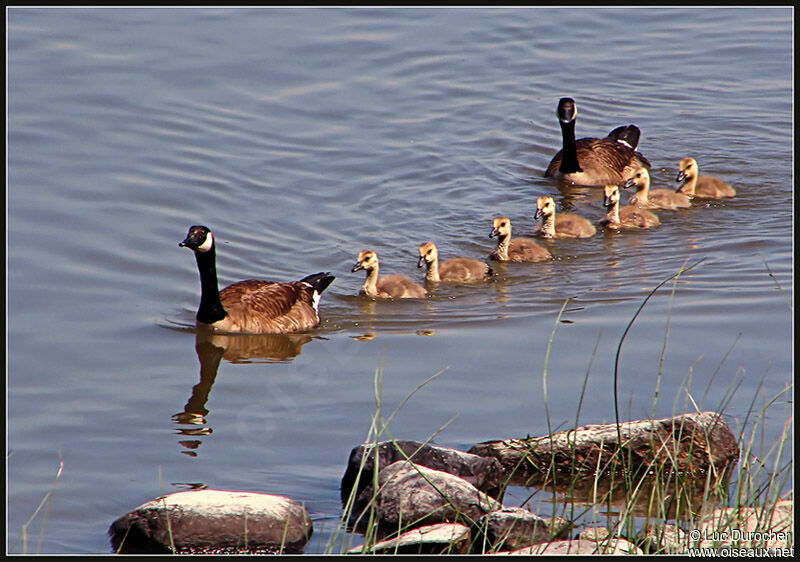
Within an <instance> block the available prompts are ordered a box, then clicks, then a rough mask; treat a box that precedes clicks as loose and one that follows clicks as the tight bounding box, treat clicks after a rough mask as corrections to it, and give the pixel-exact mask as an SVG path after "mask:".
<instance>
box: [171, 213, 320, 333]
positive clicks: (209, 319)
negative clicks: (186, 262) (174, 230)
mask: <svg viewBox="0 0 800 562" xmlns="http://www.w3.org/2000/svg"><path fill="white" fill-rule="evenodd" d="M178 246H182V247H186V248H189V249H190V250H192V251H193V252H194V257H195V259H196V260H197V269H198V270H199V272H200V289H201V293H200V308H198V309H197V322H198V323H200V324H204V325H208V326H212V327H214V328H215V329H217V330H220V331H222V332H245V333H251V334H285V333H287V332H298V331H301V330H308V329H311V328H314V327H315V326H317V325H318V324H319V313H318V311H317V307H318V305H319V298H320V295H321V294H322V292H323V291H324V290H325V289H326V288H327V287H328V285H330V284H331V282H332V281H333V280H334V276H333V275H330V274H329V273H323V272H320V273H315V274H313V275H309V276H308V277H305V278H303V279H301V280H300V281H292V282H290V283H276V282H273V281H262V280H259V279H248V280H247V281H239V282H238V283H233V284H232V285H228V286H227V287H225V288H224V289H222V291H220V290H219V286H218V284H217V266H216V249H215V245H214V235H213V233H212V232H211V230H209V228H208V227H206V226H193V227H191V228H190V229H189V233H188V234H187V235H186V239H185V240H184V241H183V242H181V243H179V244H178Z"/></svg>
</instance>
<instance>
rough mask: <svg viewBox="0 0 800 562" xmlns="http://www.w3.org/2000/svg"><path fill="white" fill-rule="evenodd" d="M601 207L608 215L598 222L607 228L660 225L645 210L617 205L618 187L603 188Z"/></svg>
mask: <svg viewBox="0 0 800 562" xmlns="http://www.w3.org/2000/svg"><path fill="white" fill-rule="evenodd" d="M603 194H604V197H603V206H604V207H605V208H606V209H608V214H607V215H606V216H605V217H604V218H603V219H601V220H600V224H602V225H603V226H606V227H608V228H615V229H616V228H650V227H651V226H657V225H659V224H661V221H660V220H659V218H658V217H657V216H656V215H655V214H654V213H652V212H650V211H648V210H647V209H641V208H639V207H636V206H634V205H625V206H622V207H620V204H619V186H617V185H607V186H605V187H604V188H603Z"/></svg>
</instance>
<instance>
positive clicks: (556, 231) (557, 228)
mask: <svg viewBox="0 0 800 562" xmlns="http://www.w3.org/2000/svg"><path fill="white" fill-rule="evenodd" d="M533 218H534V220H539V219H540V218H541V219H542V225H541V227H540V229H539V230H537V231H536V232H535V233H536V234H537V235H539V236H543V237H545V238H589V237H591V236H594V235H595V233H596V232H597V229H596V228H595V227H594V225H593V224H592V223H591V222H589V220H588V219H585V218H584V217H582V216H580V215H576V214H573V213H561V214H558V215H557V214H556V203H555V201H553V198H552V197H548V196H546V195H543V196H542V197H539V199H537V200H536V213H535V214H534V215H533Z"/></svg>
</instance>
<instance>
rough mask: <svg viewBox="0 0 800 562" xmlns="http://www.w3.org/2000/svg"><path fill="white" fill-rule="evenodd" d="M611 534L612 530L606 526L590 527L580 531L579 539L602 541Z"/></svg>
mask: <svg viewBox="0 0 800 562" xmlns="http://www.w3.org/2000/svg"><path fill="white" fill-rule="evenodd" d="M609 536H611V531H609V530H608V529H606V528H605V527H589V528H587V529H583V530H582V531H581V532H580V533H578V539H580V540H585V541H594V542H600V541H603V540H605V539H607V538H608V537H609Z"/></svg>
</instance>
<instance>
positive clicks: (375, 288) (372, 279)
mask: <svg viewBox="0 0 800 562" xmlns="http://www.w3.org/2000/svg"><path fill="white" fill-rule="evenodd" d="M379 268H380V265H379V263H378V254H377V253H376V252H373V251H372V250H364V251H362V252H360V253H359V254H358V261H357V262H356V264H355V265H354V266H353V271H360V270H362V269H363V270H366V272H367V279H366V280H365V281H364V285H363V286H362V287H361V293H362V294H364V295H367V296H368V297H373V298H380V299H403V298H412V299H415V298H423V297H425V296H427V295H428V292H427V291H426V290H425V288H424V287H423V286H422V285H419V284H417V283H414V282H413V281H412V280H411V279H409V278H408V277H406V276H405V275H399V274H394V275H384V276H383V277H378V270H379Z"/></svg>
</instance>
